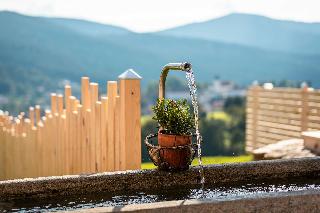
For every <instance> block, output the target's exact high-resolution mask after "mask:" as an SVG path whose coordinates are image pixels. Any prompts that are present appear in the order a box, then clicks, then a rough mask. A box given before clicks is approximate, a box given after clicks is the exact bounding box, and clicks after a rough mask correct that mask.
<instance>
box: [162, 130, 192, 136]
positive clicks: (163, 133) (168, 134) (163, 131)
mask: <svg viewBox="0 0 320 213" xmlns="http://www.w3.org/2000/svg"><path fill="white" fill-rule="evenodd" d="M165 131H166V130H165V129H161V130H159V131H158V135H166V136H174V137H177V136H178V137H179V136H181V137H192V136H193V134H192V133H190V134H188V135H179V134H170V133H165Z"/></svg>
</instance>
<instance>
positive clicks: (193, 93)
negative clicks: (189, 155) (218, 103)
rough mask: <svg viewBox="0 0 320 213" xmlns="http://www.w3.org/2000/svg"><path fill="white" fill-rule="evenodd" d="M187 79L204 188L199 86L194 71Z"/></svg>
mask: <svg viewBox="0 0 320 213" xmlns="http://www.w3.org/2000/svg"><path fill="white" fill-rule="evenodd" d="M186 78H187V81H188V86H189V90H190V96H191V102H192V106H193V113H194V122H195V129H196V137H197V147H198V162H199V166H200V169H199V173H200V178H201V179H200V183H201V185H202V188H203V187H204V182H205V179H204V172H203V166H202V160H201V143H202V136H201V134H200V131H199V107H198V100H197V85H196V83H195V78H194V74H193V70H192V69H191V70H189V71H188V72H186Z"/></svg>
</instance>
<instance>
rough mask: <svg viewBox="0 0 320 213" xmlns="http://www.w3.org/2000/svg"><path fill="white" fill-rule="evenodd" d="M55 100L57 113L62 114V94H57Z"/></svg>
mask: <svg viewBox="0 0 320 213" xmlns="http://www.w3.org/2000/svg"><path fill="white" fill-rule="evenodd" d="M57 102H58V114H59V115H62V114H63V95H62V94H59V95H58V96H57Z"/></svg>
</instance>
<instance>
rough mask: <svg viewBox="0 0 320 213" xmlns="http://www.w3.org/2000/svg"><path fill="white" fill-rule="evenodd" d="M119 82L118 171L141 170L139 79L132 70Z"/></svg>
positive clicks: (121, 76) (125, 73)
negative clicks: (119, 157)
mask: <svg viewBox="0 0 320 213" xmlns="http://www.w3.org/2000/svg"><path fill="white" fill-rule="evenodd" d="M119 80H120V128H119V130H120V153H121V154H120V156H121V159H120V169H121V170H133V169H140V168H141V120H140V119H141V118H140V116H141V109H140V108H141V106H140V103H141V94H140V81H141V77H140V76H139V75H138V74H137V73H136V72H135V71H133V70H132V69H129V70H127V71H125V72H124V73H122V74H121V75H120V76H119Z"/></svg>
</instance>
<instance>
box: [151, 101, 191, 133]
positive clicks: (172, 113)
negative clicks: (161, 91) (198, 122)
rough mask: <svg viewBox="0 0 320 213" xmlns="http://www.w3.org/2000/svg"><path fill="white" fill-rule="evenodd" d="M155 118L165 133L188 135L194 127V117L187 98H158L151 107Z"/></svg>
mask: <svg viewBox="0 0 320 213" xmlns="http://www.w3.org/2000/svg"><path fill="white" fill-rule="evenodd" d="M152 111H153V112H154V114H155V115H154V116H153V118H152V119H154V120H156V121H157V122H158V124H159V125H160V126H161V127H162V128H163V130H164V132H165V133H166V134H174V135H190V134H191V130H192V129H194V118H193V115H192V114H191V113H190V107H189V105H188V104H187V100H185V99H182V100H177V101H175V100H171V99H158V100H157V103H156V105H154V106H153V107H152Z"/></svg>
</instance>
